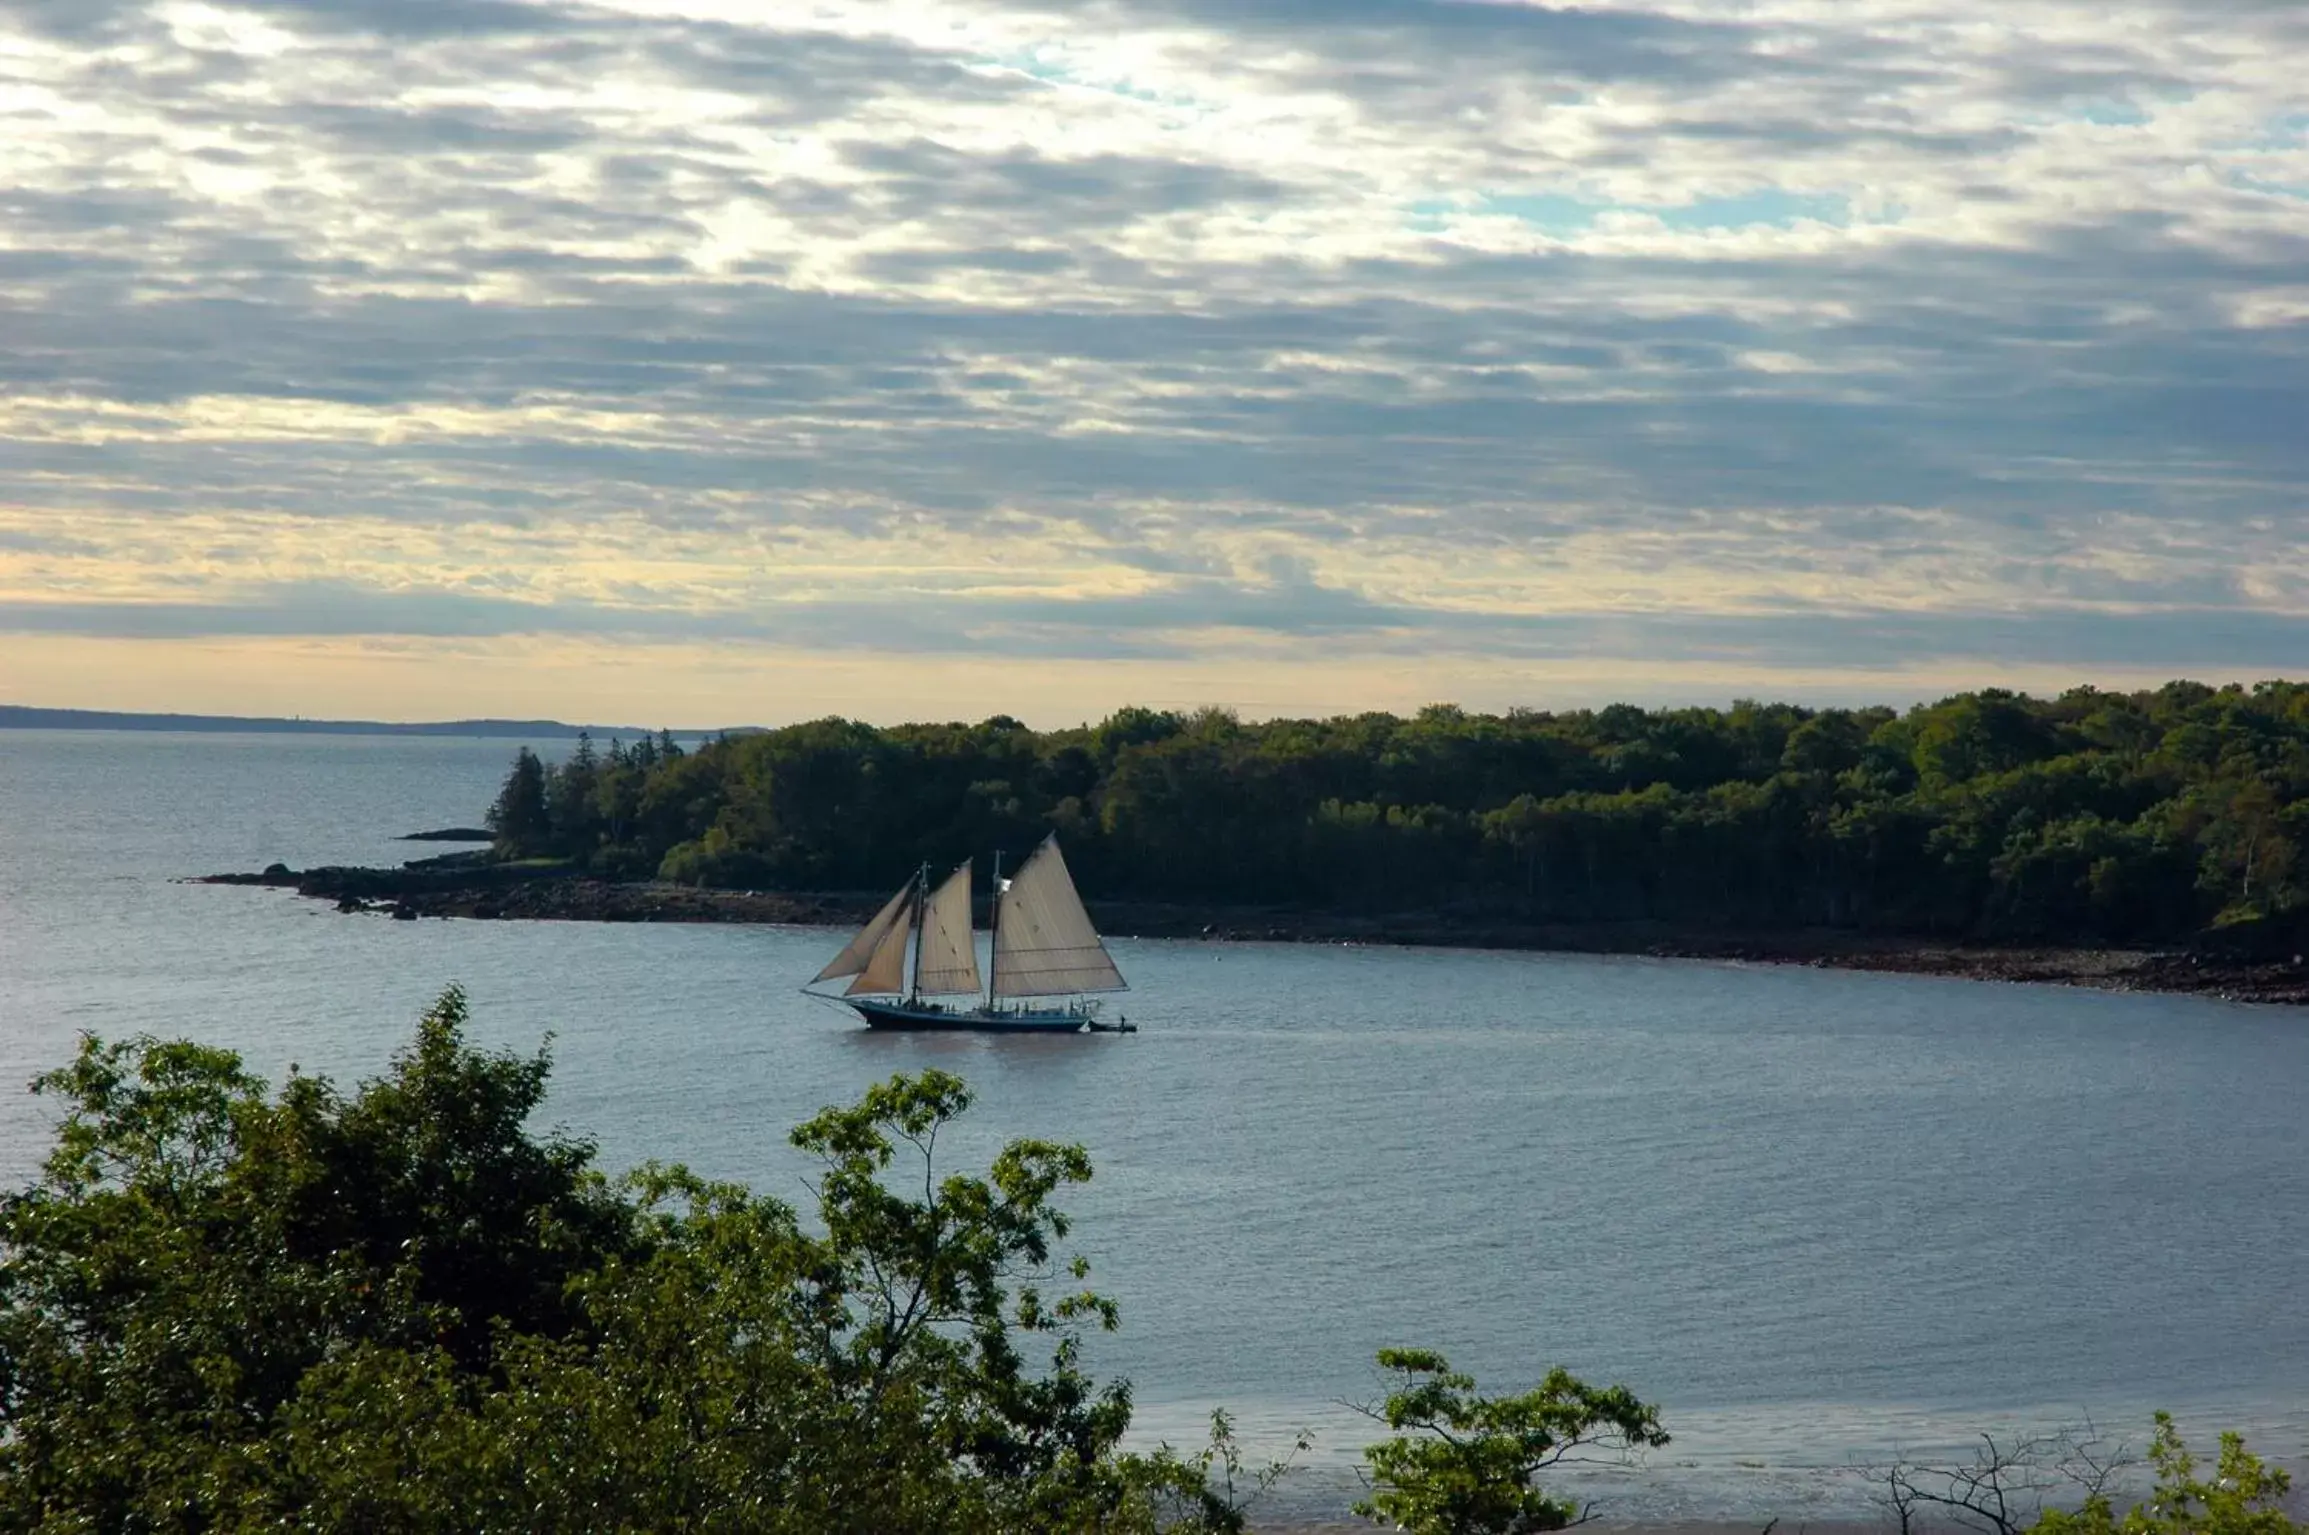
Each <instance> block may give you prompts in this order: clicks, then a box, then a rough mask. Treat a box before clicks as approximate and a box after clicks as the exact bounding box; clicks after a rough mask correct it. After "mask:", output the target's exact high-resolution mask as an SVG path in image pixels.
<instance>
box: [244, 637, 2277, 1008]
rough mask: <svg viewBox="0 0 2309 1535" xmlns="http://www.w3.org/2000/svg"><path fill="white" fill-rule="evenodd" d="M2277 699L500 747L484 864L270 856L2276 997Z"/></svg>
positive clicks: (732, 893)
mask: <svg viewBox="0 0 2309 1535" xmlns="http://www.w3.org/2000/svg"><path fill="white" fill-rule="evenodd" d="M2305 796H2309V685H2304V684H2297V683H2289V682H2270V683H2263V684H2260V685H2258V686H2255V687H2252V688H2241V687H2228V688H2220V689H2216V688H2212V687H2208V686H2205V685H2202V684H2198V683H2188V682H2179V683H2173V684H2169V685H2168V686H2166V687H2164V688H2161V689H2157V690H2155V691H2152V692H2141V693H2132V694H2114V693H2103V692H2098V691H2095V690H2093V689H2089V688H2080V689H2075V690H2072V691H2071V692H2068V693H2064V694H2062V695H2061V696H2060V697H2058V698H2056V699H2037V698H2030V697H2027V696H2025V695H2019V694H2013V693H2007V692H2002V691H1997V690H1985V691H1981V692H1977V693H1967V694H1960V695H1957V696H1954V697H1952V698H1948V699H1945V700H1942V701H1940V702H1938V703H1935V704H1931V705H1927V706H1922V707H1919V708H1915V709H1911V710H1909V711H1907V712H1906V713H1899V712H1896V711H1894V710H1892V709H1888V708H1875V709H1856V710H1844V709H1825V710H1813V709H1806V708H1800V707H1797V706H1793V705H1785V704H1758V703H1745V702H1743V703H1740V704H1736V705H1734V706H1733V707H1732V708H1731V709H1728V710H1712V709H1669V710H1644V709H1639V708H1635V707H1632V706H1627V705H1617V706H1613V707H1611V708H1607V709H1602V710H1594V711H1588V710H1582V711H1577V712H1572V713H1563V714H1548V713H1540V712H1536V711H1517V712H1513V713H1509V714H1505V715H1484V714H1474V713H1469V712H1466V711H1463V710H1460V709H1457V708H1452V707H1449V706H1437V707H1434V708H1430V709H1427V710H1423V711H1421V712H1420V713H1419V714H1417V715H1416V716H1413V717H1410V718H1401V717H1397V716H1392V715H1385V714H1366V715H1358V716H1354V717H1350V718H1339V719H1329V720H1275V721H1268V722H1264V723H1257V724H1253V723H1246V722H1243V721H1241V720H1239V719H1237V718H1235V717H1234V716H1232V715H1230V714H1226V713H1223V712H1219V711H1203V712H1201V713H1197V714H1191V715H1190V714H1179V713H1172V712H1165V711H1156V710H1147V709H1125V710H1122V711H1119V712H1118V713H1116V714H1114V715H1112V716H1110V717H1109V718H1108V719H1106V720H1104V721H1102V722H1100V723H1099V724H1097V725H1087V726H1082V727H1078V728H1075V729H1069V730H1055V731H1043V732H1037V731H1034V730H1030V729H1028V728H1027V727H1026V726H1024V725H1022V724H1020V723H1019V722H1018V721H1016V720H1013V719H1009V718H1007V717H1002V716H997V717H995V718H993V719H989V720H984V721H980V722H978V723H976V724H921V725H904V726H895V727H889V728H878V727H875V726H871V725H866V724H862V723H858V722H855V721H847V720H820V721H814V722H810V723H806V724H800V725H793V726H788V727H785V728H782V729H777V730H771V731H765V732H760V733H755V734H751V735H747V736H744V737H735V738H721V739H713V740H708V741H705V742H703V743H701V744H697V745H694V746H692V747H688V748H685V747H684V746H682V745H681V744H680V743H679V742H677V741H675V740H674V739H673V738H671V737H670V736H665V735H659V736H655V737H651V736H640V737H636V738H633V739H632V740H631V741H630V744H629V742H628V741H627V740H626V739H625V738H623V737H619V738H614V739H611V740H610V741H608V743H607V744H606V746H603V745H600V744H597V743H596V742H595V741H594V740H593V739H592V738H591V737H590V736H587V737H581V738H580V739H579V741H578V743H577V746H576V749H575V750H574V751H573V752H571V753H570V754H569V756H568V757H567V758H566V759H565V760H563V761H561V762H559V763H556V764H553V765H550V766H549V765H547V764H546V763H544V762H543V761H541V760H540V759H539V758H538V757H537V756H536V755H535V754H533V753H531V752H529V751H528V750H527V748H523V749H522V750H521V751H520V752H519V753H518V754H517V755H516V757H515V759H514V762H513V764H512V767H511V769H510V770H509V772H508V774H507V777H506V779H505V782H504V785H503V787H502V789H501V791H500V792H499V794H498V796H497V798H496V801H495V803H494V804H493V805H491V806H490V807H489V810H488V814H487V830H488V831H489V832H490V833H492V834H493V836H494V838H495V841H494V844H493V845H492V846H491V847H490V848H489V849H487V850H485V851H474V852H466V853H454V854H450V855H447V856H446V857H441V858H432V859H420V860H417V861H415V862H412V863H410V864H408V865H406V866H404V867H402V868H399V869H389V870H363V869H317V870H308V871H304V872H302V873H299V872H296V871H292V870H290V869H288V868H286V867H285V866H278V865H276V866H275V867H274V868H273V869H270V870H267V871H266V872H265V873H263V874H254V875H233V876H221V877H220V878H224V879H227V880H230V881H232V882H247V883H269V884H278V885H285V886H290V887H293V888H296V889H298V890H300V891H303V892H304V893H305V894H307V895H310V896H314V897H318V898H322V899H327V900H331V901H334V902H336V903H337V904H338V905H339V906H340V907H341V908H343V909H345V910H347V911H363V910H385V911H389V912H391V913H393V914H394V915H396V916H402V917H417V916H425V915H442V916H450V915H454V916H467V917H481V918H559V919H572V920H602V921H755V922H846V921H853V920H857V919H858V918H860V917H861V915H862V914H863V913H862V911H861V903H862V902H867V901H870V900H871V899H872V897H870V896H867V895H863V894H856V893H855V892H866V891H872V890H875V889H878V888H879V887H880V886H881V885H883V884H886V883H887V881H888V879H889V877H890V875H891V871H892V870H898V871H900V872H903V871H904V870H905V869H906V868H909V867H912V866H913V865H914V864H916V863H918V862H922V861H925V860H927V861H931V862H950V861H953V860H955V859H958V858H959V857H960V856H961V852H962V850H968V849H973V848H980V847H986V846H996V847H1000V846H1019V847H1023V846H1028V845H1031V844H1032V843H1033V842H1035V841H1037V840H1039V839H1040V838H1041V836H1042V835H1044V834H1045V833H1047V832H1049V831H1053V830H1055V831H1057V832H1058V833H1059V834H1060V836H1061V837H1062V838H1063V839H1064V841H1065V843H1066V846H1067V850H1068V859H1069V862H1070V864H1071V865H1072V866H1073V867H1074V868H1075V869H1076V870H1077V871H1078V877H1079V879H1080V881H1081V884H1082V887H1083V891H1084V894H1085V896H1086V897H1087V898H1088V900H1089V902H1090V905H1091V908H1092V910H1093V911H1094V913H1095V914H1096V915H1097V918H1098V920H1099V923H1100V926H1101V927H1102V929H1104V930H1106V931H1109V932H1114V933H1117V934H1121V935H1131V934H1138V935H1142V936H1175V937H1186V936H1192V937H1206V938H1257V939H1273V940H1304V941H1320V942H1365V943H1414V944H1448V945H1460V946H1479V947H1511V948H1548V949H1566V950H1581V951H1595V952H1608V953H1648V954H1673V955H1693V956H1709V957H1719V958H1740V959H1755V960H1779V961H1791V962H1801V963H1812V964H1825V965H1846V966H1856V967H1865V968H1871V969H1889V970H1904V971H1918V972H1927V973H1938V974H1951V975H1970V976H1984V977H1996V978H2004V979H2013V980H2045V981H2065V982H2070V983H2076V984H2088V985H2099V986H2111V987H2138V988H2153V989H2159V990H2185V991H2208V992H2216V993H2220V994H2224V995H2235V996H2241V997H2253V998H2258V999H2261V1000H2269V1001H2284V1002H2305V1001H2309V967H2305V966H2304V963H2303V955H2304V952H2305V951H2309V859H2305V858H2303V857H2301V856H2300V853H2301V852H2302V851H2303V849H2302V841H2303V839H2304V838H2305V837H2309V798H2305Z"/></svg>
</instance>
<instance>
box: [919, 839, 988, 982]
mask: <svg viewBox="0 0 2309 1535" xmlns="http://www.w3.org/2000/svg"><path fill="white" fill-rule="evenodd" d="M979 984H980V983H979V980H978V945H977V944H975V943H973V942H972V941H971V938H970V860H969V859H967V858H965V859H963V860H962V866H961V867H960V868H958V869H956V870H955V871H954V872H953V873H952V874H950V875H948V876H947V877H946V883H945V884H943V885H940V886H939V887H938V889H937V891H936V893H934V894H933V895H932V896H931V897H930V899H929V900H928V901H926V902H924V903H923V906H922V936H921V938H920V940H919V941H918V942H917V944H916V946H915V951H914V989H915V990H916V991H919V992H923V993H926V994H927V995H930V996H933V997H943V996H951V995H953V994H954V993H956V992H963V991H967V992H972V993H975V992H976V991H977V990H978V988H979Z"/></svg>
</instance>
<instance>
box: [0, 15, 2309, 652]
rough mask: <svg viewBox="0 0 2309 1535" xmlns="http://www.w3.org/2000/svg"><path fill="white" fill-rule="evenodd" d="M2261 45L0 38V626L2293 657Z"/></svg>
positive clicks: (2292, 533) (1069, 31)
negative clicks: (1247, 638)
mask: <svg viewBox="0 0 2309 1535" xmlns="http://www.w3.org/2000/svg"><path fill="white" fill-rule="evenodd" d="M2305 66H2309V10H2304V8H2303V7H2301V6H2299V5H2297V4H2293V3H2290V0H2286V3H2278V0H2264V3H2232V4H2228V5H2224V6H2221V7H2211V8H2208V7H2204V6H2202V5H2193V4H2183V3H2182V0H2122V3H2119V4H2116V5H2113V6H2105V7H2099V8H2081V7H2077V6H2074V5H2071V4H2068V3H2065V0H2008V3H2004V4H2000V5H1999V6H1997V7H1994V8H1993V9H1992V10H1986V11H1984V10H1982V9H1981V8H1980V7H1977V6H1972V5H1968V4H1963V3H1960V0H1848V3H1844V4H1840V5H1837V6H1834V7H1824V6H1821V5H1818V4H1816V3H1812V0H1628V3H1622V4H1605V5H1598V6H1594V7H1589V8H1575V7H1547V6H1540V5H1533V4H1523V3H1514V0H1484V3H1456V0H1454V3H1437V0H1130V3H1124V0H1101V3H1062V0H1006V3H994V0H987V3H968V0H875V3H862V0H861V3H848V0H825V3H822V4H818V5H814V6H811V7H808V8H806V9H804V8H790V7H768V6H760V5H755V4H750V3H738V0H678V3H677V0H624V3H619V0H607V3H599V4H589V5H569V4H553V3H528V0H163V3H157V4H141V3H124V0H18V3H16V4H14V5H11V6H8V7H6V8H4V9H0V340H4V342H5V345H0V629H6V630H12V631H15V632H17V633H37V634H49V635H55V634H75V635H92V636H128V637H139V638H169V637H178V636H192V635H216V636H294V635H318V636H341V635H361V634H376V635H396V636H416V637H436V638H462V637H471V636H495V635H510V634H547V635H564V634H577V635H585V636H589V637H593V638H597V639H600V640H602V641H605V642H614V641H616V640H619V639H639V640H645V641H648V642H651V643H664V642H669V641H684V640H689V641H697V642H713V643H719V644H737V645H756V646H763V647H773V648H778V649H782V650H805V651H806V650H826V651H844V652H857V651H876V650H880V651H891V652H909V651H941V652H962V653H967V652H972V651H976V652H980V653H983V654H985V655H987V656H990V657H1018V658H1020V659H1021V660H1026V659H1032V658H1038V657H1039V658H1048V657H1076V658H1098V657H1108V656H1113V657H1136V658H1176V659H1182V660H1192V659H1194V658H1197V657H1205V658H1208V657H1212V656H1216V655H1220V654H1223V653H1225V651H1226V647H1229V646H1231V645H1234V644H1236V643H1238V642H1239V641H1240V640H1241V639H1242V638H1243V637H1245V636H1249V637H1251V638H1253V639H1254V640H1256V642H1257V647H1258V654H1260V655H1261V656H1264V657H1267V658H1269V659H1278V660H1288V659H1289V658H1291V657H1292V656H1294V655H1308V656H1313V655H1318V654H1320V655H1324V656H1337V655H1340V654H1343V653H1368V654H1370V655H1373V656H1375V657H1395V658H1402V657H1416V656H1420V655H1432V654H1442V653H1451V654H1458V655H1462V656H1485V657H1497V658H1500V660H1501V661H1502V663H1503V664H1504V663H1508V662H1512V661H1515V660H1517V659H1519V658H1522V659H1552V658H1573V659H1580V658H1585V659H1591V660H1600V661H1602V662H1606V663H1609V664H1611V665H1616V666H1618V667H1620V668H1621V669H1622V670H1623V671H1626V672H1628V673H1629V674H1631V675H1633V674H1635V673H1636V672H1640V671H1641V669H1642V668H1643V667H1644V666H1645V665H1647V664H1651V663H1653V662H1656V661H1660V660H1662V659H1667V658H1673V659H1679V660H1688V659H1691V658H1695V657H1697V658H1707V659H1714V660H1717V661H1720V662H1722V663H1724V664H1725V665H1728V666H1734V667H1741V666H1744V667H1747V668H1749V669H1750V670H1752V671H1753V672H1754V673H1756V674H1757V675H1758V676H1760V677H1768V676H1769V675H1770V674H1771V673H1772V672H1773V671H1775V670H1780V669H1786V670H1791V671H1796V670H1804V671H1811V672H1818V671H1820V670H1823V669H1828V670H1833V669H1835V668H1840V667H1848V668H1875V669H1898V668H1900V667H1903V666H1909V665H1914V664H1917V663H1918V662H1919V661H1921V660H1924V659H1929V658H1943V659H1947V660H1950V661H1953V662H1958V663H1971V662H1978V663H1982V664H1986V663H1991V662H2001V661H2011V660H2025V661H2030V662H2036V663H2042V664H2044V665H2050V666H2066V667H2074V668H2077V669H2079V670H2085V671H2089V670H2093V669H2095V668H2112V667H2115V668H2125V669H2132V670H2149V671H2154V670H2156V669H2157V668H2160V667H2168V668H2171V669H2174V670H2181V669H2196V670H2206V671H2223V670H2253V669H2259V668H2270V669H2277V668H2283V667H2286V666H2288V665H2295V666H2297V664H2298V660H2299V658H2300V657H2301V656H2302V655H2303V654H2305V653H2309V651H2305V649H2304V642H2305V641H2309V557H2305V556H2304V555H2303V553H2302V552H2301V542H2302V539H2301V535H2302V534H2303V532H2304V526H2303V522H2304V519H2303V512H2304V505H2303V501H2304V492H2303V491H2302V489H2301V487H2302V485H2303V484H2304V483H2305V481H2309V474H2305V471H2309V112H2304V111H2303V109H2302V107H2301V105H2300V98H2299V93H2298V89H2297V81H2298V79H2299V78H2300V74H2301V71H2302V69H2303V68H2304V67H2305Z"/></svg>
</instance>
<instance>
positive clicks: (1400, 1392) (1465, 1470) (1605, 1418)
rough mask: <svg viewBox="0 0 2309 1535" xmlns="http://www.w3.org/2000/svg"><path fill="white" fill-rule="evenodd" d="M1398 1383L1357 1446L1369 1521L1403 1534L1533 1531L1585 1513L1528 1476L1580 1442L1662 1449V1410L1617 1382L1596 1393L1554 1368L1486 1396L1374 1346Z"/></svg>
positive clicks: (1412, 1358) (1445, 1372) (1439, 1368)
mask: <svg viewBox="0 0 2309 1535" xmlns="http://www.w3.org/2000/svg"><path fill="white" fill-rule="evenodd" d="M1378 1357H1379V1367H1380V1368H1381V1369H1383V1370H1388V1371H1392V1372H1394V1374H1395V1375H1396V1376H1397V1378H1398V1380H1397V1385H1396V1388H1395V1389H1394V1390H1393V1391H1390V1392H1389V1393H1388V1394H1387V1397H1386V1399H1385V1401H1384V1402H1383V1403H1382V1404H1381V1405H1380V1406H1379V1407H1377V1408H1373V1409H1366V1413H1367V1415H1368V1416H1370V1417H1372V1418H1375V1419H1377V1420H1378V1421H1380V1422H1383V1423H1385V1424H1386V1425H1387V1427H1388V1428H1389V1429H1391V1430H1393V1431H1394V1437H1393V1438H1390V1439H1385V1440H1382V1441H1381V1442H1379V1443H1378V1444H1374V1445H1372V1446H1370V1447H1369V1448H1367V1449H1366V1450H1364V1452H1363V1459H1364V1462H1365V1464H1366V1466H1367V1467H1368V1472H1367V1475H1368V1478H1369V1481H1370V1485H1371V1495H1370V1497H1369V1498H1367V1499H1365V1500H1364V1501H1362V1502H1360V1503H1357V1504H1356V1505H1355V1512H1356V1513H1358V1514H1360V1515H1362V1516H1363V1517H1364V1518H1366V1519H1370V1520H1373V1521H1375V1522H1378V1523H1383V1524H1389V1525H1392V1526H1394V1527H1395V1528H1397V1529H1400V1530H1405V1531H1408V1532H1410V1535H1539V1532H1541V1531H1547V1530H1560V1529H1564V1528H1566V1527H1567V1526H1569V1525H1571V1524H1573V1523H1576V1522H1577V1521H1579V1520H1580V1519H1581V1518H1582V1517H1584V1515H1585V1510H1583V1509H1582V1508H1581V1507H1580V1505H1578V1504H1577V1503H1574V1502H1572V1501H1571V1500H1570V1499H1567V1498H1562V1497H1557V1496H1553V1495H1551V1494H1549V1493H1547V1492H1545V1491H1543V1490H1542V1489H1541V1488H1540V1487H1539V1486H1538V1485H1537V1483H1536V1482H1535V1480H1534V1479H1535V1478H1536V1477H1537V1476H1538V1475H1539V1474H1540V1473H1541V1472H1543V1471H1545V1470H1547V1469H1548V1468H1549V1467H1551V1466H1556V1465H1560V1464H1562V1463H1563V1461H1564V1460H1565V1459H1566V1458H1567V1457H1570V1456H1572V1455H1574V1454H1576V1453H1577V1452H1579V1451H1581V1450H1583V1449H1602V1450H1606V1451H1617V1452H1621V1453H1627V1452H1632V1451H1635V1450H1638V1449H1641V1448H1644V1447H1648V1446H1658V1445H1664V1444H1666V1443H1667V1442H1668V1436H1667V1434H1666V1432H1665V1431H1663V1430H1662V1429H1661V1428H1660V1423H1659V1412H1658V1409H1656V1408H1654V1407H1650V1406H1647V1405H1646V1404H1644V1403H1643V1402H1640V1401H1638V1400H1637V1399H1636V1397H1635V1394H1634V1393H1633V1392H1631V1391H1629V1390H1628V1388H1627V1387H1625V1386H1612V1387H1608V1388H1597V1387H1594V1386H1589V1385H1586V1384H1584V1383H1583V1382H1581V1381H1579V1380H1577V1379H1575V1378H1574V1377H1573V1376H1572V1375H1571V1374H1570V1372H1568V1371H1566V1370H1562V1369H1556V1370H1551V1371H1550V1372H1548V1376H1547V1378H1546V1379H1545V1380H1543V1381H1541V1382H1540V1383H1539V1385H1538V1386H1536V1387H1534V1388H1533V1389H1531V1390H1530V1391H1526V1392H1524V1393H1522V1394H1520V1395H1516V1396H1483V1395H1480V1394H1478V1393H1477V1392H1476V1389H1475V1380H1474V1378H1473V1377H1472V1376H1468V1375H1462V1374H1460V1373H1458V1372H1456V1371H1454V1370H1453V1369H1452V1368H1451V1365H1450V1362H1449V1361H1448V1360H1446V1359H1445V1358H1444V1357H1443V1356H1442V1355H1441V1354H1438V1353H1435V1352H1433V1351H1431V1350H1427V1349H1381V1350H1380V1351H1379V1356H1378Z"/></svg>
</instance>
